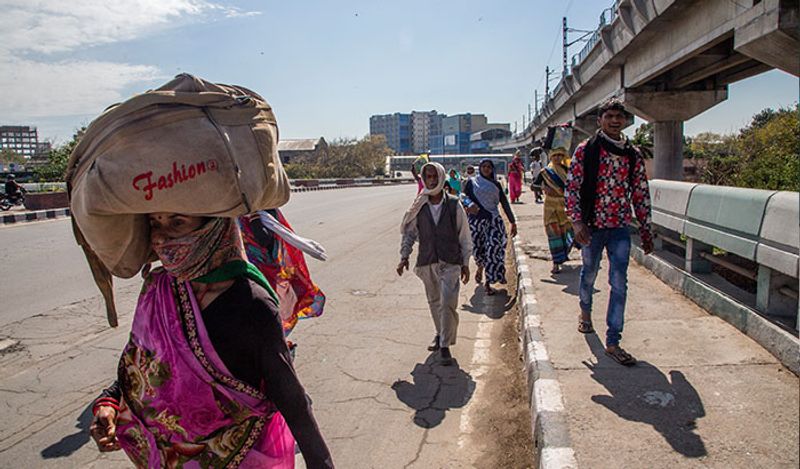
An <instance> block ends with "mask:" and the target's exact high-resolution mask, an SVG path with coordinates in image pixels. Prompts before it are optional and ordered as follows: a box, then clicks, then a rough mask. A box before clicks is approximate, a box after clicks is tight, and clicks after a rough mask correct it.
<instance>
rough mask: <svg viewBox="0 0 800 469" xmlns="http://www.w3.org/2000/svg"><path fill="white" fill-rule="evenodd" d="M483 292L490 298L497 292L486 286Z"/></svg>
mask: <svg viewBox="0 0 800 469" xmlns="http://www.w3.org/2000/svg"><path fill="white" fill-rule="evenodd" d="M485 291H486V295H487V296H492V295H494V294H495V293H497V290H495V289H494V288H492V287H490V286H489V285H486V290H485Z"/></svg>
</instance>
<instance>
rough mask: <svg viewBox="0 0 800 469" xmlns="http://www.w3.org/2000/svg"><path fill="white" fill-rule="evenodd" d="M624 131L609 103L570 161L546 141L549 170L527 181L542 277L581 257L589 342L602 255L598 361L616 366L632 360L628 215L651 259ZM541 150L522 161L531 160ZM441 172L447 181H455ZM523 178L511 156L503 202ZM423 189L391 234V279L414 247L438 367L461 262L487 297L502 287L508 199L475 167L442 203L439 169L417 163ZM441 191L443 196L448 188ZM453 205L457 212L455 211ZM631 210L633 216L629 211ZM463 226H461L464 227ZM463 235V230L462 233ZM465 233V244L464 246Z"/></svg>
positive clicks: (636, 163)
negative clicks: (545, 253)
mask: <svg viewBox="0 0 800 469" xmlns="http://www.w3.org/2000/svg"><path fill="white" fill-rule="evenodd" d="M625 124H626V111H625V108H624V106H623V104H622V103H621V102H619V101H616V100H609V101H608V102H607V103H605V104H604V105H603V106H602V107H601V108H600V109H599V110H598V126H599V130H598V131H597V133H596V134H595V135H594V136H592V137H591V138H590V139H588V140H586V141H584V142H582V143H580V144H579V145H578V146H577V147H576V149H575V152H574V155H573V157H572V158H570V153H569V149H570V148H569V147H570V143H569V141H570V139H571V132H570V133H569V138H567V139H563V138H555V139H554V142H556V144H555V145H551V146H550V148H549V151H548V154H547V156H548V158H549V163H548V164H547V166H546V167H544V168H537V169H538V171H535V173H534V174H533V175H532V176H533V178H534V180H533V184H532V187H533V188H534V192H535V193H536V199H537V201H538V199H539V198H540V193H543V194H544V206H543V224H544V230H545V233H546V235H547V243H548V248H549V251H550V255H551V260H552V268H551V270H550V271H551V273H552V274H553V275H555V274H558V273H559V272H561V269H562V265H563V264H564V263H565V262H566V261H567V260H569V255H570V252H571V251H572V249H573V248H577V249H579V250H580V252H581V258H582V265H581V272H580V281H579V302H578V307H579V314H578V332H580V333H583V334H591V333H594V327H593V323H592V306H593V305H592V297H593V293H594V282H595V279H596V278H597V273H598V270H599V266H600V260H601V258H602V253H603V251H604V250H605V251H606V252H607V253H608V259H609V264H610V268H609V285H610V286H611V292H610V297H609V303H608V309H607V313H606V323H607V330H606V354H607V355H608V356H609V357H610V358H611V359H613V360H614V361H616V362H618V363H619V364H621V365H625V366H632V365H635V364H636V359H635V358H634V357H633V356H632V355H630V354H629V353H628V352H626V351H625V350H624V349H622V348H621V347H620V345H619V343H620V340H621V337H622V329H623V324H624V311H625V302H626V296H627V269H628V257H629V254H630V249H631V239H630V234H629V226H630V224H631V221H632V219H633V216H634V215H635V216H636V218H637V219H638V221H639V225H640V228H639V235H640V239H641V242H642V248H643V250H644V252H645V254H649V253H650V252H652V250H653V241H652V240H653V235H652V229H651V221H650V217H651V215H650V195H649V188H648V182H647V175H646V172H645V167H644V160H643V159H642V156H641V153H640V152H639V150H638V149H637V148H636V147H634V146H633V145H632V144H631V143H630V141H629V140H628V139H627V138H626V137H625V136H624V135H623V134H622V133H621V130H622V128H623V126H624V125H625ZM570 130H571V129H570ZM541 153H542V149H541V148H535V149H534V150H533V151H532V152H531V156H532V157H534V158H535V160H538V158H539V156H540V155H541ZM454 173H455V174H457V172H455V171H451V173H450V177H449V178H447V181H451V180H452V179H453V178H454V177H455V176H454ZM523 174H524V166H523V164H522V161H521V158H520V153H519V152H517V153H516V154H515V156H514V159H513V160H512V162H511V163H510V165H509V171H508V183H509V198H510V199H511V203H515V202H518V201H519V200H520V196H521V182H522V175H523ZM421 176H422V178H421V179H422V181H423V183H424V188H423V189H422V190H421V191H420V192H418V195H417V197H416V199H415V200H414V202H413V204H412V205H411V208H409V210H408V211H407V212H406V214H405V216H404V218H403V223H402V225H401V233H402V243H401V244H402V246H401V250H400V257H401V260H400V264H399V265H398V267H397V273H398V274H399V275H402V273H403V270H404V269H405V270H408V266H409V260H408V259H409V256H410V255H411V251H412V246H413V244H414V243H415V242H416V241H418V242H419V254H418V256H417V264H416V267H415V273H416V274H417V276H418V277H419V278H420V279H421V280H422V283H423V285H424V287H425V292H426V296H427V299H428V305H429V307H430V312H431V315H432V317H433V322H434V326H435V329H436V335H435V337H434V341H433V343H432V344H431V346H430V347H429V348H428V349H429V350H431V351H439V352H440V354H441V360H442V363H443V364H446V365H449V364H452V363H453V359H452V354H451V352H450V349H449V347H450V346H451V345H453V344H454V343H455V337H456V333H455V328H456V327H457V326H458V312H457V302H458V289H459V284H458V279H459V274H460V279H461V281H462V283H464V284H466V283H467V282H468V280H469V259H470V253H471V254H472V257H474V259H475V264H476V267H477V272H476V274H475V281H476V283H478V284H481V283H483V288H484V291H485V293H486V294H487V295H492V294H494V290H493V289H492V287H491V285H492V284H494V283H505V281H506V278H505V252H506V245H507V243H508V233H507V232H506V228H505V223H504V221H503V219H502V217H501V215H500V208H502V210H503V212H505V214H506V218H507V219H508V223H509V225H510V235H511V237H514V236H516V234H517V226H516V222H515V218H514V213H513V211H512V210H511V206H510V204H509V200H508V199H507V198H506V196H505V193H504V191H503V189H502V187H501V185H500V183H499V182H498V181H497V178H496V175H495V168H494V163H493V162H492V160H491V159H488V158H487V159H484V160H482V161H481V162H480V165H479V166H478V171H477V174H475V175H474V176H471V177H468V178H467V179H465V180H464V181H463V182H460V183H459V184H458V187H459V188H460V189H459V190H460V192H461V193H460V194H458V192H452V193H448V194H445V193H444V191H443V188H444V186H445V184H446V183H445V182H443V181H442V180H443V179H445V170H444V168H443V167H442V166H441V165H440V164H438V163H426V164H425V165H424V166H422V170H421ZM454 186H455V185H454V184H451V185H450V187H451V188H452V187H454ZM459 202H460V203H459ZM631 206H633V212H632V211H631ZM465 220H466V223H465ZM467 226H468V228H469V229H467ZM468 234H469V237H468Z"/></svg>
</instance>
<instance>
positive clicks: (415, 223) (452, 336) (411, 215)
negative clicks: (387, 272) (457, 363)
mask: <svg viewBox="0 0 800 469" xmlns="http://www.w3.org/2000/svg"><path fill="white" fill-rule="evenodd" d="M421 176H422V180H423V183H424V184H425V189H423V190H422V192H421V193H420V194H419V195H418V196H417V198H416V199H415V200H414V203H412V204H411V207H410V208H409V209H408V211H406V213H405V216H404V217H403V223H402V225H401V226H400V231H401V233H402V235H403V239H402V243H401V247H400V264H398V265H397V274H398V275H403V270H404V269H405V270H408V258H409V256H410V255H411V252H412V250H413V247H414V242H415V241H417V239H419V252H418V253H417V264H416V266H415V267H414V273H415V274H417V277H419V278H420V280H422V283H423V285H425V294H426V296H427V297H428V306H429V307H430V310H431V316H433V324H434V326H435V327H436V336H435V337H434V339H433V342H432V343H431V345H430V346H429V347H428V350H430V351H431V352H435V351H439V353H440V357H441V363H442V364H443V365H452V364H453V363H454V360H453V357H452V355H451V354H450V346H451V345H454V344H455V343H456V335H457V330H458V312H457V311H456V308H457V307H458V291H459V284H458V280H459V276H460V277H461V281H462V282H463V283H465V284H466V283H467V281H468V280H469V256H470V253H471V252H472V241H471V239H470V232H469V225H468V223H467V216H466V214H465V213H464V208H463V207H462V206H461V203H460V202H459V200H458V198H456V197H453V196H451V195H449V194H446V193H445V192H444V191H443V190H442V188H443V187H444V181H445V174H444V167H443V166H442V165H440V164H439V163H427V164H425V166H423V167H422V171H421Z"/></svg>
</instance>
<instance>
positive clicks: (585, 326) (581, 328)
mask: <svg viewBox="0 0 800 469" xmlns="http://www.w3.org/2000/svg"><path fill="white" fill-rule="evenodd" d="M578 332H580V333H581V334H591V333H593V332H594V327H592V321H591V320H588V321H587V320H584V319H579V320H578Z"/></svg>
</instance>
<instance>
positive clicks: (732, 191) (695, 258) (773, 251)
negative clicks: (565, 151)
mask: <svg viewBox="0 0 800 469" xmlns="http://www.w3.org/2000/svg"><path fill="white" fill-rule="evenodd" d="M650 195H651V199H652V202H653V224H654V225H656V226H658V227H660V229H661V231H666V236H661V237H660V238H659V239H661V240H662V242H663V241H666V242H668V243H669V244H673V245H677V246H682V247H683V248H684V249H685V254H684V266H683V268H684V270H685V271H686V272H688V273H698V274H699V273H708V272H710V267H711V263H714V264H717V265H722V266H723V267H725V268H726V269H728V270H731V271H734V272H736V273H737V274H739V275H741V276H743V277H746V278H748V279H750V280H754V281H755V282H756V298H755V300H756V301H755V309H756V310H757V311H759V312H761V313H764V314H768V315H771V316H777V317H784V318H791V317H796V320H797V322H796V323H795V328H796V329H797V328H798V325H800V307H798V300H797V286H798V277H800V214H799V213H798V212H800V194H798V193H797V192H788V191H765V190H757V189H745V188H736V187H723V186H709V185H703V184H693V183H686V182H677V181H665V180H658V179H656V180H653V181H650ZM671 234H674V235H672V236H671ZM679 237H680V238H682V239H684V240H685V242H683V241H679V240H678V239H676V238H679ZM658 247H659V246H657V248H658ZM715 248H716V249H722V250H724V251H726V252H728V253H730V254H734V255H736V256H738V257H741V258H743V259H747V260H749V261H751V262H753V263H756V264H757V265H758V267H757V270H755V271H753V270H750V269H747V268H744V267H742V266H740V265H736V264H733V263H731V262H728V261H726V260H725V259H721V258H719V257H718V256H714V255H713V254H714V250H715Z"/></svg>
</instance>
